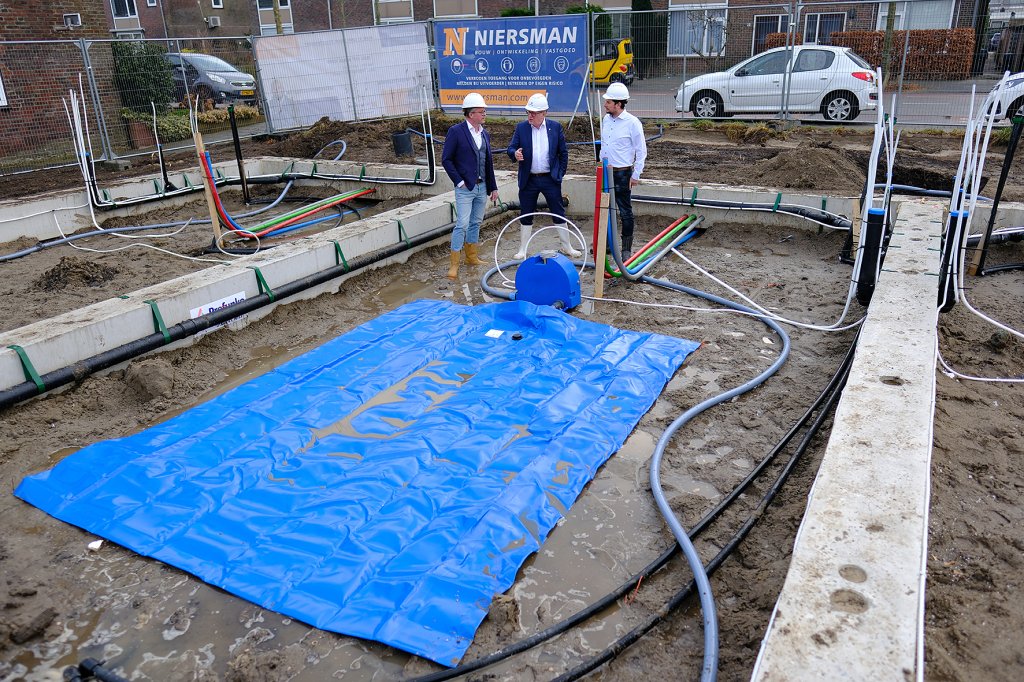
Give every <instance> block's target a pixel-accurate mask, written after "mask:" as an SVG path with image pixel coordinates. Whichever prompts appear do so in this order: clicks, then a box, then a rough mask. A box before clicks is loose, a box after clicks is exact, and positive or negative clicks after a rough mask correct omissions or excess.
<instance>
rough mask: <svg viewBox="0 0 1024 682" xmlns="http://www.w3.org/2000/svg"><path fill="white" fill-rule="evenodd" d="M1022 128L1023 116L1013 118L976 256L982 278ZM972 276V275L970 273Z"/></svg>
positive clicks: (978, 271)
mask: <svg viewBox="0 0 1024 682" xmlns="http://www.w3.org/2000/svg"><path fill="white" fill-rule="evenodd" d="M1022 128H1024V116H1014V117H1013V128H1011V129H1010V141H1009V143H1008V144H1007V145H1006V156H1004V157H1003V167H1002V169H1001V170H1000V171H999V184H998V185H996V195H995V196H994V197H993V198H992V211H991V212H990V213H989V214H988V225H986V226H985V238H984V239H982V240H981V244H982V248H981V254H979V256H978V268H977V273H978V274H980V275H982V276H984V275H985V274H986V273H985V260H986V258H988V244H989V238H990V237H991V236H992V228H993V227H994V226H995V224H996V211H997V210H998V209H999V200H1000V199H1002V198H1003V188H1004V187H1005V186H1006V178H1007V176H1009V174H1010V166H1011V165H1013V157H1014V154H1016V153H1017V144H1018V143H1019V142H1020V134H1021V129H1022ZM972 274H973V273H972Z"/></svg>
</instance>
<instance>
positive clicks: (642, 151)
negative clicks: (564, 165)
mask: <svg viewBox="0 0 1024 682" xmlns="http://www.w3.org/2000/svg"><path fill="white" fill-rule="evenodd" d="M628 100H629V90H627V89H626V86H625V85H623V84H622V83H612V84H611V85H609V86H608V89H607V90H606V91H605V93H604V110H605V115H604V117H603V118H602V119H601V159H602V160H607V161H608V166H609V168H610V169H611V172H612V184H613V186H614V187H615V208H616V209H617V210H618V212H619V225H620V226H621V228H622V259H623V260H625V259H626V258H628V257H629V256H630V254H631V253H632V251H633V204H632V202H631V198H632V195H633V188H634V187H636V185H637V183H639V182H640V173H642V172H643V170H644V162H645V161H646V160H647V140H646V139H645V138H644V127H643V124H642V123H640V119H638V118H637V117H636V116H634V115H633V114H631V113H629V112H628V111H626V102H627V101H628Z"/></svg>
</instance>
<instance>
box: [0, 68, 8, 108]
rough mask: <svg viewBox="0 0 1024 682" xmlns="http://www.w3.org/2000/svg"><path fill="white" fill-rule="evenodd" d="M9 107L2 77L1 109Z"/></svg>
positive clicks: (1, 77) (0, 82) (0, 81)
mask: <svg viewBox="0 0 1024 682" xmlns="http://www.w3.org/2000/svg"><path fill="white" fill-rule="evenodd" d="M6 106H7V92H6V91H5V90H4V77H3V75H0V107H6Z"/></svg>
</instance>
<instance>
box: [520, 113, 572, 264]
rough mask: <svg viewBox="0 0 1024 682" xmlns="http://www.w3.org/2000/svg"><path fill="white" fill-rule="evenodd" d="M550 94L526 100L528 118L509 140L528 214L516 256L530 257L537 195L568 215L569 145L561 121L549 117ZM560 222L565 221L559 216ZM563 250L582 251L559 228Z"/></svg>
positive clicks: (560, 213) (552, 208)
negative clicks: (564, 189) (565, 183)
mask: <svg viewBox="0 0 1024 682" xmlns="http://www.w3.org/2000/svg"><path fill="white" fill-rule="evenodd" d="M547 112H548V98H547V97H545V96H544V95H543V94H541V93H537V94H535V95H532V96H531V97H530V100H529V101H528V102H527V103H526V120H525V121H523V122H522V123H520V124H519V125H517V126H516V130H515V133H513V135H512V143H511V144H509V146H508V149H507V150H506V151H507V152H508V155H509V157H510V158H511V159H512V160H514V161H518V162H519V207H520V215H523V216H526V217H524V218H523V219H522V220H521V222H520V226H519V239H520V243H519V252H518V253H516V255H515V257H516V258H517V259H519V260H522V259H523V258H526V243H527V242H528V241H529V240H530V233H531V231H532V227H533V217H532V216H530V215H528V214H530V213H533V212H534V211H536V210H537V197H538V196H539V195H541V194H543V195H544V199H545V200H547V202H548V211H549V212H550V213H553V214H555V215H556V216H562V217H565V207H564V206H563V205H562V177H564V176H565V169H566V168H567V167H568V166H569V147H568V146H567V145H566V143H565V133H564V132H563V131H562V124H560V123H559V122H558V121H550V120H546V115H547ZM555 223H556V224H564V221H563V220H559V219H558V218H555ZM558 237H559V240H560V241H561V244H562V251H564V252H565V253H566V254H568V255H569V256H570V257H572V258H579V257H580V256H581V255H582V254H581V253H580V252H579V251H577V250H576V249H574V248H572V243H571V242H570V241H569V233H568V232H567V231H566V228H562V229H559V230H558Z"/></svg>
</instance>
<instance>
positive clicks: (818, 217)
mask: <svg viewBox="0 0 1024 682" xmlns="http://www.w3.org/2000/svg"><path fill="white" fill-rule="evenodd" d="M633 200H634V201H646V202H649V203H652V204H676V205H679V206H704V207H707V208H729V209H740V210H743V209H757V210H761V211H775V212H776V213H791V214H793V215H796V216H799V217H801V218H807V219H808V220H814V221H817V222H819V223H824V224H825V225H828V226H829V227H835V228H838V229H850V228H851V227H852V225H853V223H852V222H851V221H850V219H849V218H846V217H844V216H837V215H835V214H834V213H827V212H825V211H822V210H820V209H817V208H811V207H810V206H797V205H795V204H779V205H778V206H776V205H775V204H754V203H748V202H745V201H717V200H714V199H693V200H691V199H683V198H679V199H675V198H673V197H655V196H643V195H638V194H634V195H633Z"/></svg>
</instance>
